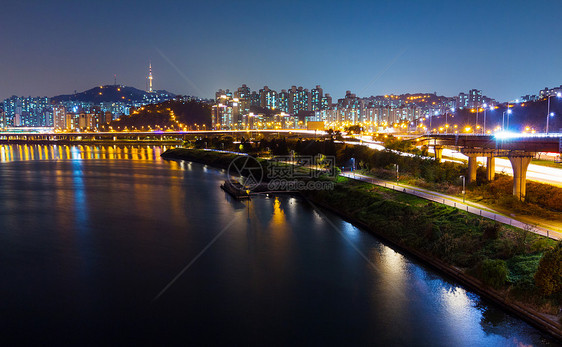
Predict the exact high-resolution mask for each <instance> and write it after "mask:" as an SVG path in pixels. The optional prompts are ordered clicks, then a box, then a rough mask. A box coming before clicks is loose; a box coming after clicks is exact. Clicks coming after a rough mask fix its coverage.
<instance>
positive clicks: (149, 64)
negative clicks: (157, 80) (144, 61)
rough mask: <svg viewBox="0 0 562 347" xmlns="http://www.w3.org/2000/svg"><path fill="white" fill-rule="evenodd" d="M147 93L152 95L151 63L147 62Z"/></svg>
mask: <svg viewBox="0 0 562 347" xmlns="http://www.w3.org/2000/svg"><path fill="white" fill-rule="evenodd" d="M148 92H149V93H152V63H151V62H148Z"/></svg>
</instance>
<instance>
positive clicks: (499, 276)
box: [477, 259, 507, 289]
mask: <svg viewBox="0 0 562 347" xmlns="http://www.w3.org/2000/svg"><path fill="white" fill-rule="evenodd" d="M478 267H479V269H478V271H477V274H478V277H479V278H480V280H482V282H484V283H485V284H486V285H488V286H490V287H492V288H496V289H498V288H501V287H502V286H503V285H504V284H505V282H506V281H507V265H506V264H505V261H503V260H501V259H485V260H483V261H482V262H481V263H480V264H479V266H478Z"/></svg>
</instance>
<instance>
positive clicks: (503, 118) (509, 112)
mask: <svg viewBox="0 0 562 347" xmlns="http://www.w3.org/2000/svg"><path fill="white" fill-rule="evenodd" d="M507 107H508V109H507V111H503V114H502V130H503V131H505V114H506V113H507V124H509V115H510V114H511V109H510V108H509V105H508V106H507Z"/></svg>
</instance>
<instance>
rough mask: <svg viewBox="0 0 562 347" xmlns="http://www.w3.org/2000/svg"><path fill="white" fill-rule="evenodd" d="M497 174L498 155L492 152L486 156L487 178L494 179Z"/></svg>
mask: <svg viewBox="0 0 562 347" xmlns="http://www.w3.org/2000/svg"><path fill="white" fill-rule="evenodd" d="M495 176H496V157H494V155H493V154H492V153H490V154H488V156H487V157H486V179H487V180H488V181H493V180H494V177H495Z"/></svg>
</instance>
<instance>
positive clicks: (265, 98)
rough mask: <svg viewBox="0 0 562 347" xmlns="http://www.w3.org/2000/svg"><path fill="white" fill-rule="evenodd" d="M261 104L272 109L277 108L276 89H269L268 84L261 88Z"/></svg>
mask: <svg viewBox="0 0 562 347" xmlns="http://www.w3.org/2000/svg"><path fill="white" fill-rule="evenodd" d="M260 106H261V107H265V108H269V109H272V110H274V109H276V108H277V92H276V91H275V90H271V89H269V87H268V86H264V87H263V89H260Z"/></svg>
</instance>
